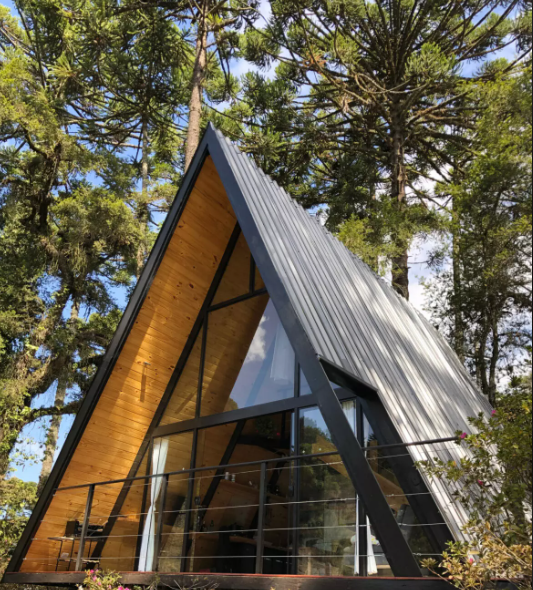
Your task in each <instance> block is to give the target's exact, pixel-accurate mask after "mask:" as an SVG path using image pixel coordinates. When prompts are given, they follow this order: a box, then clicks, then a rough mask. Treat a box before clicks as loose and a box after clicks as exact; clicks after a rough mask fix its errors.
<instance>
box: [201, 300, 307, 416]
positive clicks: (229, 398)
mask: <svg viewBox="0 0 533 590" xmlns="http://www.w3.org/2000/svg"><path fill="white" fill-rule="evenodd" d="M295 362H296V361H295V355H294V351H293V349H292V347H291V345H290V342H289V339H288V337H287V335H286V333H285V330H284V329H283V327H282V325H281V322H280V320H279V317H278V314H277V313H276V310H275V308H274V305H273V303H272V302H271V301H269V298H268V296H266V295H265V296H261V297H255V298H253V299H249V300H248V301H244V302H241V303H238V304H236V305H232V306H230V307H226V308H224V309H220V310H218V311H214V312H212V313H210V314H209V324H208V334H207V351H206V362H205V372H204V383H203V395H202V416H209V415H212V414H218V413H221V412H227V411H231V410H237V409H242V408H249V407H252V406H258V405H261V404H266V403H270V402H274V401H280V400H283V399H288V398H290V397H293V396H294V369H295Z"/></svg>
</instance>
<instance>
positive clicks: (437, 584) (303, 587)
mask: <svg viewBox="0 0 533 590" xmlns="http://www.w3.org/2000/svg"><path fill="white" fill-rule="evenodd" d="M157 578H158V580H159V584H160V586H162V587H169V588H194V587H198V588H207V587H216V588H219V590H250V588H253V589H254V590H271V589H272V588H276V590H451V589H452V588H453V586H451V585H450V584H448V583H447V582H445V581H443V580H439V579H435V578H326V577H323V578H319V577H303V576H258V575H248V576H246V575H216V574H212V575H205V574H165V573H161V574H158V575H157ZM84 580H85V574H83V573H35V574H26V573H16V574H6V576H5V582H6V583H8V584H21V585H31V584H36V585H50V586H74V585H78V584H83V581H84ZM121 581H122V583H123V584H124V585H128V586H141V587H146V588H148V587H151V586H152V585H153V583H154V575H153V574H149V573H141V572H138V573H126V574H124V575H123V576H122V580H121ZM500 588H501V590H504V589H505V590H511V589H512V588H513V590H516V588H514V587H513V586H512V585H508V584H504V585H502V586H501V587H500Z"/></svg>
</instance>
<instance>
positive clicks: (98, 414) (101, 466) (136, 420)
mask: <svg viewBox="0 0 533 590" xmlns="http://www.w3.org/2000/svg"><path fill="white" fill-rule="evenodd" d="M235 224H236V218H235V215H234V213H233V211H232V208H231V205H230V203H229V200H228V198H227V196H226V194H225V191H224V189H223V187H222V183H221V182H220V179H219V177H218V175H217V173H216V169H215V167H214V164H213V162H212V161H211V159H210V158H208V160H207V161H206V163H205V165H204V168H203V170H202V172H201V173H200V175H199V177H198V179H197V185H196V187H195V189H194V190H193V192H192V194H191V196H190V198H189V200H188V203H187V205H186V207H185V209H184V211H183V214H182V217H181V219H180V221H179V224H178V226H177V229H176V231H175V233H174V236H173V237H172V239H171V242H170V245H169V247H168V250H167V252H166V254H165V257H164V259H163V261H162V263H161V265H160V268H159V270H158V272H157V273H156V276H155V278H154V280H153V283H152V285H151V288H150V291H149V293H148V297H147V299H146V301H145V303H144V304H143V306H142V308H141V310H140V313H139V316H138V318H137V319H136V321H135V323H134V326H133V328H132V330H131V333H130V334H129V336H128V339H127V341H126V343H125V346H124V348H123V350H122V352H121V354H120V356H119V359H118V361H117V363H116V365H115V368H114V370H113V373H112V375H111V377H110V379H109V381H108V383H107V385H106V387H105V389H104V391H103V392H102V395H101V397H100V400H99V403H98V405H97V408H96V410H95V412H94V414H93V416H92V417H91V419H90V420H89V423H88V425H87V427H86V429H85V431H84V434H83V437H82V439H81V441H80V443H79V444H78V446H77V448H76V449H75V451H74V453H73V457H72V459H71V462H70V464H69V466H68V467H67V470H66V472H65V474H64V477H63V480H62V482H61V486H62V487H63V486H67V485H78V484H80V483H89V482H95V481H101V480H102V479H103V480H105V479H108V478H109V479H117V478H119V477H122V478H124V477H127V476H128V474H129V471H130V469H131V467H132V465H133V462H134V461H135V459H136V457H137V453H138V450H139V447H140V445H141V443H142V441H143V439H144V437H145V435H146V433H147V431H148V428H149V426H150V423H151V420H152V417H153V415H154V414H155V412H156V410H157V407H158V404H159V402H160V400H161V398H162V396H163V394H164V392H165V389H166V386H167V384H168V381H169V378H170V376H171V375H172V372H173V370H174V368H175V367H176V364H177V362H178V360H179V358H180V356H181V353H182V350H183V347H184V345H185V342H186V341H187V338H188V337H189V335H190V332H191V328H192V326H193V325H194V322H195V320H196V318H197V315H198V312H199V311H200V308H201V306H202V304H203V302H204V300H205V297H206V294H207V292H208V289H209V287H210V285H211V283H212V281H213V278H214V275H215V273H216V271H217V269H218V266H219V264H220V261H221V259H222V257H223V254H224V251H225V249H226V247H227V244H228V242H229V238H230V236H231V233H232V232H233V229H234V227H235ZM191 370H192V369H191ZM187 400H188V398H186V403H185V404H181V405H180V400H179V398H177V399H176V402H175V403H174V405H173V408H172V416H171V419H172V421H177V420H178V419H180V417H181V418H182V419H188V418H190V417H191V411H193V410H192V408H190V407H189V406H188V404H189V402H188V401H187ZM106 487H107V486H106ZM121 489H122V486H110V487H109V489H106V490H105V491H104V490H101V491H98V492H97V497H96V502H97V507H98V510H99V512H100V513H101V512H102V511H104V512H103V514H99V517H102V518H103V517H106V514H107V515H109V514H110V513H111V510H112V508H113V506H114V504H115V501H116V499H117V497H118V495H119V493H120V491H121ZM139 501H140V500H139V494H138V490H137V492H133V491H132V492H131V498H129V497H128V500H127V502H126V504H125V506H124V510H130V512H132V513H133V512H134V511H135V510H137V509H138V508H139V505H138V503H139ZM83 509H84V501H83V495H82V494H81V495H80V493H79V492H63V493H62V494H61V498H60V497H59V494H58V495H56V497H54V498H53V500H52V502H51V504H50V506H49V509H48V511H47V514H46V515H45V517H44V518H43V521H42V523H41V525H40V527H39V529H38V531H37V532H36V534H35V539H36V540H35V541H34V542H32V543H31V545H30V548H29V551H28V553H27V555H26V559H25V561H24V563H23V566H22V568H21V569H22V571H25V572H31V571H37V570H39V571H46V570H48V571H53V570H54V569H55V565H56V562H55V559H56V556H57V551H58V543H57V542H55V541H52V540H50V538H51V537H61V536H62V535H63V534H64V532H65V525H66V522H67V521H68V520H75V519H78V520H80V519H81V518H82V515H83ZM117 522H121V524H120V526H121V527H122V529H121V530H122V531H123V532H127V531H129V530H130V529H131V530H133V529H134V528H135V524H136V523H135V522H133V521H131V520H130V519H129V518H128V519H124V520H122V521H117ZM117 526H118V525H117ZM119 536H124V535H119ZM111 549H113V550H114V552H116V553H117V555H114V556H112V557H120V558H121V559H122V558H123V557H128V556H127V555H125V554H126V553H127V554H128V555H129V557H131V555H133V553H132V546H131V545H127V544H126V545H125V544H124V541H121V542H120V543H119V542H118V541H116V540H115V541H113V543H110V544H109V548H107V547H106V551H111ZM126 563H127V564H128V567H125V564H126ZM108 565H111V564H106V567H107V566H108ZM114 565H115V569H121V570H122V571H124V570H125V569H126V570H127V569H131V567H129V566H130V565H131V563H130V562H127V560H125V561H124V562H123V565H120V564H119V563H116V564H114Z"/></svg>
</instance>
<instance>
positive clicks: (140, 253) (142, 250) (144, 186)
mask: <svg viewBox="0 0 533 590" xmlns="http://www.w3.org/2000/svg"><path fill="white" fill-rule="evenodd" d="M149 151H150V138H149V136H148V123H147V122H146V121H145V122H144V123H143V128H142V161H141V200H140V202H139V205H138V207H137V219H138V220H139V222H140V229H141V232H142V234H143V236H146V232H147V229H148V224H149V222H150V205H149V200H150V197H149V194H148V191H149V189H150V186H149V180H150V178H149V175H150V163H149ZM147 255H148V251H147V246H146V240H145V239H144V237H143V239H142V240H141V243H140V244H139V248H138V250H137V279H139V277H140V276H141V273H142V270H143V267H144V262H145V260H146V257H147Z"/></svg>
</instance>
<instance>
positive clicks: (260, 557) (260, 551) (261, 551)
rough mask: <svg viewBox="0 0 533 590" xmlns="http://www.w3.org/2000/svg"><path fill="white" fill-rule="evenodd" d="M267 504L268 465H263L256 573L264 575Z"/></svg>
mask: <svg viewBox="0 0 533 590" xmlns="http://www.w3.org/2000/svg"><path fill="white" fill-rule="evenodd" d="M266 503H267V464H266V463H261V488H260V493H259V518H258V519H257V555H256V559H255V573H256V574H262V573H263V555H264V550H265V511H266Z"/></svg>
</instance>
